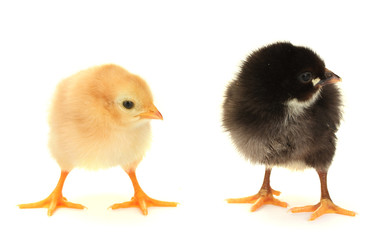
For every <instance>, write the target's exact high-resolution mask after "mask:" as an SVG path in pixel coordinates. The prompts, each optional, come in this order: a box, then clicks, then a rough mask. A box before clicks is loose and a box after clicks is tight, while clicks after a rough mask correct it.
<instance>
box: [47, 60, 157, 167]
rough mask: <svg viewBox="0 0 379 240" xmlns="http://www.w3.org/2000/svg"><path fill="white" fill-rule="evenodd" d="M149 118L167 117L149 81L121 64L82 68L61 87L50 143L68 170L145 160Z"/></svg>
mask: <svg viewBox="0 0 379 240" xmlns="http://www.w3.org/2000/svg"><path fill="white" fill-rule="evenodd" d="M149 119H162V115H161V113H160V112H159V111H158V110H157V108H156V107H155V106H154V104H153V97H152V94H151V91H150V88H149V86H148V85H147V83H146V82H145V81H144V80H143V79H142V78H140V77H138V76H136V75H134V74H131V73H129V72H128V71H126V70H125V69H123V68H122V67H120V66H117V65H113V64H109V65H102V66H98V67H93V68H89V69H87V70H83V71H81V72H79V73H77V74H74V75H73V76H71V77H68V78H66V79H64V80H63V81H62V82H61V83H60V84H59V85H58V87H57V90H56V92H55V96H54V99H53V102H52V105H51V110H50V121H49V122H50V139H49V147H50V150H51V153H52V155H53V157H54V158H55V159H56V160H57V162H58V164H59V165H60V167H61V168H62V169H64V170H71V169H72V168H75V167H83V168H87V169H99V168H107V167H112V166H117V165H121V166H126V165H129V164H133V163H135V162H138V161H141V159H142V158H143V156H144V154H145V152H146V150H147V149H148V148H149V146H150V140H151V130H150V124H149V121H147V120H149Z"/></svg>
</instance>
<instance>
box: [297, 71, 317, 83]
mask: <svg viewBox="0 0 379 240" xmlns="http://www.w3.org/2000/svg"><path fill="white" fill-rule="evenodd" d="M297 79H298V80H299V81H301V82H303V83H307V82H309V81H311V80H312V79H313V74H312V73H311V72H303V73H301V74H300V75H299V76H298V77H297Z"/></svg>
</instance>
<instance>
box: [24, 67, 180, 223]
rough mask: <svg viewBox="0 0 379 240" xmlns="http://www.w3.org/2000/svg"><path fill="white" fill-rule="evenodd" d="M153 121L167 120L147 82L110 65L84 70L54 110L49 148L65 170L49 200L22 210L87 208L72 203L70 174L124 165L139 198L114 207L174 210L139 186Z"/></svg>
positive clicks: (66, 85) (60, 93) (69, 81)
mask: <svg viewBox="0 0 379 240" xmlns="http://www.w3.org/2000/svg"><path fill="white" fill-rule="evenodd" d="M151 119H161V120H162V119H163V117H162V115H161V113H160V112H159V111H158V109H157V108H156V107H155V106H154V104H153V97H152V94H151V91H150V89H149V86H148V85H147V83H146V82H145V81H144V80H143V79H141V78H140V77H139V76H136V75H134V74H131V73H129V72H128V71H126V70H125V69H123V68H121V67H120V66H117V65H113V64H109V65H102V66H97V67H93V68H89V69H87V70H84V71H81V72H79V73H77V74H75V75H73V76H71V77H69V78H66V79H64V80H63V81H62V82H60V84H59V85H58V87H57V89H56V92H55V96H54V98H53V102H52V106H51V110H50V119H49V124H50V137H49V148H50V150H51V154H52V156H53V157H54V158H55V159H56V161H57V162H58V164H59V166H60V168H61V176H60V179H59V182H58V184H57V186H56V188H55V189H54V190H53V192H52V193H51V194H50V195H49V196H48V197H47V198H46V199H44V200H42V201H40V202H36V203H30V204H21V205H19V207H20V208H42V207H44V208H47V209H48V215H49V216H51V215H52V214H53V213H54V211H55V210H56V209H57V208H60V207H66V208H76V209H83V208H84V206H82V205H80V204H76V203H71V202H69V201H67V199H66V198H64V197H63V196H62V188H63V184H64V182H65V179H66V177H67V175H68V174H69V172H70V171H71V170H72V169H74V168H76V167H78V168H85V169H92V170H97V169H104V168H109V167H114V166H121V167H122V168H123V169H124V170H125V172H126V173H127V174H128V175H129V177H130V179H131V181H132V183H133V187H134V197H133V198H132V200H131V201H129V202H124V203H119V204H114V205H112V206H111V207H110V208H112V209H117V208H129V207H139V208H140V209H141V211H142V213H143V214H144V215H147V208H148V207H150V206H162V207H174V206H176V205H177V203H175V202H163V201H158V200H155V199H152V198H150V197H149V196H147V195H146V194H145V193H144V192H143V190H142V189H141V187H140V186H139V184H138V181H137V178H136V174H135V171H136V168H137V166H138V164H139V163H140V161H141V160H142V158H143V156H144V154H145V152H146V150H147V149H148V148H149V146H150V142H151V127H150V121H149V120H151Z"/></svg>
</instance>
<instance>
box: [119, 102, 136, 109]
mask: <svg viewBox="0 0 379 240" xmlns="http://www.w3.org/2000/svg"><path fill="white" fill-rule="evenodd" d="M122 105H123V106H124V108H126V109H132V108H133V107H134V102H132V101H129V100H126V101H123V102H122Z"/></svg>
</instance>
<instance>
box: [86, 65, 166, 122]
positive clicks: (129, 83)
mask: <svg viewBox="0 0 379 240" xmlns="http://www.w3.org/2000/svg"><path fill="white" fill-rule="evenodd" d="M94 70H95V72H94V76H93V78H92V79H88V80H90V81H91V82H90V83H89V84H88V94H89V96H92V98H93V99H92V100H93V101H94V102H95V103H96V104H95V105H93V106H95V107H101V108H103V110H104V111H105V112H106V113H108V114H109V116H111V118H112V120H113V121H115V122H116V123H118V124H120V125H128V124H133V123H134V122H136V121H138V120H141V119H163V117H162V115H161V113H160V112H159V111H158V109H157V108H156V107H155V106H154V104H153V97H152V94H151V91H150V88H149V86H148V85H147V83H146V82H145V81H144V80H143V79H142V78H140V77H139V76H137V75H134V74H131V73H129V72H128V71H126V70H125V69H123V68H121V67H119V66H117V65H113V64H111V65H103V66H100V67H99V68H97V69H96V68H95V69H94Z"/></svg>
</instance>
